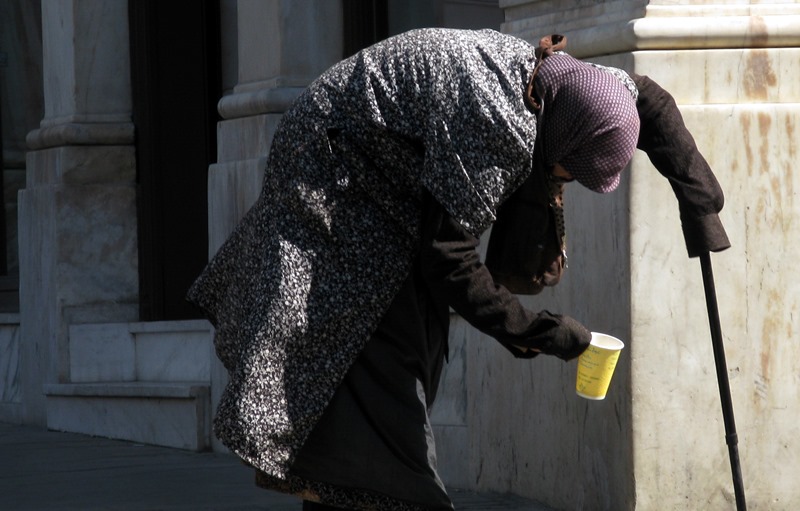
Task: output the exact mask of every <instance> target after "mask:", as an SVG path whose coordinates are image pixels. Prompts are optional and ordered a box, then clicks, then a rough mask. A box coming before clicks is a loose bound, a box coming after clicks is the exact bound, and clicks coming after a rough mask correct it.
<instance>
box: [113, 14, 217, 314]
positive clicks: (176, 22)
mask: <svg viewBox="0 0 800 511" xmlns="http://www.w3.org/2000/svg"><path fill="white" fill-rule="evenodd" d="M128 5H129V19H130V39H131V82H132V89H133V90H132V93H133V122H134V125H135V126H136V161H137V181H138V224H139V293H140V304H141V305H140V319H141V320H143V321H156V320H176V319H188V318H194V317H199V316H198V313H197V311H196V310H195V309H194V308H193V307H192V306H190V305H189V304H188V303H187V302H186V301H185V300H184V296H185V294H186V290H187V289H188V287H189V286H190V284H191V282H192V280H193V279H194V278H195V277H196V276H197V275H198V274H199V273H200V271H201V270H202V268H203V267H204V265H205V263H206V261H207V257H208V220H207V218H208V204H207V201H208V199H207V187H208V185H207V175H208V166H209V164H211V163H213V162H215V161H216V136H215V132H216V123H217V121H218V117H217V110H216V103H217V101H218V100H219V97H220V94H221V92H220V74H221V73H220V68H221V65H220V56H219V48H220V37H219V30H220V28H219V27H220V23H219V0H170V1H169V2H164V1H159V0H137V1H135V2H128Z"/></svg>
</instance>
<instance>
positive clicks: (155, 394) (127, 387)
mask: <svg viewBox="0 0 800 511" xmlns="http://www.w3.org/2000/svg"><path fill="white" fill-rule="evenodd" d="M209 387H210V386H209V385H208V383H203V382H181V383H165V382H143V381H132V382H108V383H50V384H45V385H44V386H43V392H44V394H45V395H46V396H61V397H144V398H166V399H194V398H198V397H205V396H207V395H208V392H209Z"/></svg>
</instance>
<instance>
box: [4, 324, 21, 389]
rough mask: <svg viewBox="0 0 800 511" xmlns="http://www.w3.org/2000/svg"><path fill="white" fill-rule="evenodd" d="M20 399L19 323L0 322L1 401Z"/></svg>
mask: <svg viewBox="0 0 800 511" xmlns="http://www.w3.org/2000/svg"><path fill="white" fill-rule="evenodd" d="M20 399H21V396H20V382H19V325H13V324H8V325H7V324H0V403H18V402H20Z"/></svg>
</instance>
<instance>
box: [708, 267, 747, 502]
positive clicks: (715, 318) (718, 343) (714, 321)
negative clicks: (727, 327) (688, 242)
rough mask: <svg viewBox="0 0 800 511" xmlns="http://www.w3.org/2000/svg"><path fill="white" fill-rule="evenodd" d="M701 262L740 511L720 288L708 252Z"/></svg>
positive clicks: (741, 496)
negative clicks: (721, 325) (718, 305)
mask: <svg viewBox="0 0 800 511" xmlns="http://www.w3.org/2000/svg"><path fill="white" fill-rule="evenodd" d="M700 266H701V268H702V271H703V287H704V288H705V292H706V306H707V307H708V322H709V325H710V326H711V342H712V345H713V347H714V362H715V364H716V366H717V384H718V385H719V397H720V400H721V402H722V418H723V420H724V421H725V443H727V444H728V455H729V456H730V460H731V472H732V473H733V490H734V494H735V496H736V509H737V511H745V510H746V509H747V503H746V502H745V499H744V485H743V483H742V467H741V464H740V462H739V447H738V443H739V439H738V437H737V435H736V424H735V421H734V418H733V403H732V401H731V387H730V384H729V382H728V365H727V363H726V361H725V347H724V346H723V344H722V328H721V327H720V322H719V309H718V307H717V292H716V290H715V288H714V274H713V272H712V270H711V255H710V254H709V253H708V252H705V253H703V254H701V255H700Z"/></svg>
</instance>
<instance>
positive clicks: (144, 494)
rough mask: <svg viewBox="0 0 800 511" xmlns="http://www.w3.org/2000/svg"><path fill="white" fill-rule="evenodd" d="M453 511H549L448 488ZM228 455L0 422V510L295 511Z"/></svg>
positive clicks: (295, 502)
mask: <svg viewBox="0 0 800 511" xmlns="http://www.w3.org/2000/svg"><path fill="white" fill-rule="evenodd" d="M450 495H451V497H452V498H453V501H454V503H455V508H456V510H457V511H490V510H505V511H523V510H524V511H552V510H549V509H548V508H546V507H543V506H541V505H538V504H536V503H534V502H531V501H529V500H526V499H523V498H520V497H517V496H514V495H497V494H483V493H481V494H476V493H471V492H465V491H459V490H450ZM301 507H302V506H301V504H300V500H299V499H297V498H295V497H291V496H288V495H282V494H280V493H275V492H270V491H266V490H263V489H260V488H258V487H256V486H255V484H254V476H253V471H252V470H251V469H249V468H247V467H245V466H244V465H243V464H242V463H241V462H239V461H238V459H237V458H235V457H234V456H233V455H230V454H222V453H211V452H204V453H197V452H189V451H183V450H180V449H171V448H167V447H155V446H151V445H142V444H137V443H131V442H124V441H119V440H110V439H107V438H98V437H92V436H86V435H79V434H74V433H61V432H53V431H47V430H44V429H40V428H35V427H31V426H18V425H10V424H0V510H1V511H211V510H225V511H300V509H301Z"/></svg>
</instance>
